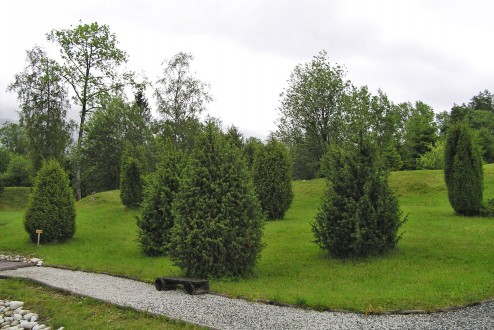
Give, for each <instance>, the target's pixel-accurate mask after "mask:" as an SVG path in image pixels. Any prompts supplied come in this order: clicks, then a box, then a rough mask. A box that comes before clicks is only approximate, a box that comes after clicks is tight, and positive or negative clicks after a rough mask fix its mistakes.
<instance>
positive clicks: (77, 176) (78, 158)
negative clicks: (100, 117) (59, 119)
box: [75, 105, 86, 201]
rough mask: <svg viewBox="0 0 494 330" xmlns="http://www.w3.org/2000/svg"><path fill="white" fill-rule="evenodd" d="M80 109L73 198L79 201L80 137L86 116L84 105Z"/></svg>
mask: <svg viewBox="0 0 494 330" xmlns="http://www.w3.org/2000/svg"><path fill="white" fill-rule="evenodd" d="M82 107H83V109H82V111H81V124H80V125H79V136H78V138H77V150H76V156H75V198H76V200H77V201H80V200H81V198H82V193H81V147H82V137H83V136H84V121H85V118H86V109H85V105H83V106H82Z"/></svg>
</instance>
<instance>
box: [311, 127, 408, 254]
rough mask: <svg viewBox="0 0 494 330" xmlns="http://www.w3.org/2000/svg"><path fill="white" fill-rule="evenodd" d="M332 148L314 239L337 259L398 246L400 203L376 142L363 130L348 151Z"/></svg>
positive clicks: (313, 228) (378, 252)
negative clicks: (389, 183)
mask: <svg viewBox="0 0 494 330" xmlns="http://www.w3.org/2000/svg"><path fill="white" fill-rule="evenodd" d="M330 152H331V155H332V156H331V157H330V159H331V164H330V167H329V169H330V170H329V177H328V178H327V180H328V191H327V193H326V195H325V196H324V197H323V199H322V203H321V206H320V210H319V213H318V214H317V217H316V221H315V222H314V223H313V224H312V231H313V233H314V235H315V238H316V240H315V242H316V243H317V244H318V245H319V246H320V247H321V248H322V249H324V250H327V251H328V252H329V253H330V254H331V255H333V256H335V257H365V256H368V255H377V254H380V253H383V252H385V251H387V250H389V249H392V248H394V247H395V245H396V243H397V241H398V239H399V237H398V236H397V231H398V229H399V227H400V226H401V224H402V223H403V222H404V221H405V219H404V220H402V219H401V212H400V209H399V205H398V201H397V199H396V197H395V196H394V195H393V193H392V191H391V190H390V188H389V186H388V181H387V172H386V171H385V170H384V169H383V167H382V165H381V164H380V161H379V156H378V152H377V150H376V148H375V147H374V145H373V144H372V142H371V141H370V140H369V139H368V138H366V137H364V136H363V135H362V134H360V137H359V141H358V143H356V144H355V145H350V146H347V150H345V149H342V148H339V149H338V148H337V147H334V148H332V149H331V150H330Z"/></svg>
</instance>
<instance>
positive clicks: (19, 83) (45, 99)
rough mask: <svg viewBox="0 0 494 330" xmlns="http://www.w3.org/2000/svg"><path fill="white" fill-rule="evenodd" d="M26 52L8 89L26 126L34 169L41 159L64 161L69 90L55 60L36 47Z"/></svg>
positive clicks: (39, 165) (22, 123) (67, 133)
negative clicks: (16, 99)
mask: <svg viewBox="0 0 494 330" xmlns="http://www.w3.org/2000/svg"><path fill="white" fill-rule="evenodd" d="M26 53H27V60H26V62H27V65H26V67H25V68H24V71H22V72H20V73H18V74H16V75H15V80H14V82H13V83H12V84H10V85H9V87H8V90H9V91H11V92H15V93H16V94H17V98H18V100H19V103H20V111H19V116H20V123H21V125H22V126H23V127H24V128H25V129H26V133H27V137H28V152H29V156H30V158H31V161H32V164H33V168H34V169H35V170H38V169H39V168H40V167H41V162H42V161H43V159H49V158H55V159H57V160H58V161H59V162H62V161H63V160H64V156H65V151H66V149H67V147H68V145H69V143H70V140H71V138H70V134H71V131H72V126H73V124H72V123H70V122H67V121H66V120H65V117H66V115H67V109H68V108H69V101H68V92H67V90H66V88H65V85H64V82H63V80H62V79H63V78H62V76H61V75H60V74H59V72H58V70H57V64H56V62H55V61H54V60H51V59H49V58H48V56H47V54H46V52H45V51H44V50H43V49H42V48H41V47H39V46H36V47H34V48H33V49H32V50H29V51H27V52H26Z"/></svg>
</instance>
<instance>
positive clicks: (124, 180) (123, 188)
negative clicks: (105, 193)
mask: <svg viewBox="0 0 494 330" xmlns="http://www.w3.org/2000/svg"><path fill="white" fill-rule="evenodd" d="M136 149H137V148H133V147H132V145H131V144H130V143H129V144H127V146H126V152H125V155H124V156H123V157H122V170H121V177H120V199H121V200H122V204H123V205H125V206H127V207H139V206H140V205H141V202H142V199H143V192H142V190H143V185H144V184H143V180H142V174H143V170H142V161H141V159H142V158H139V156H138V155H135V154H134V152H133V151H134V150H136ZM136 156H137V157H136Z"/></svg>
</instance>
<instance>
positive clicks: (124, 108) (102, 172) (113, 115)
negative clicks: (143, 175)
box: [81, 92, 152, 196]
mask: <svg viewBox="0 0 494 330" xmlns="http://www.w3.org/2000/svg"><path fill="white" fill-rule="evenodd" d="M146 102H147V101H146V100H145V99H144V98H143V96H142V95H139V92H138V93H137V95H136V100H135V102H134V103H133V104H129V103H128V102H126V101H125V100H124V99H123V98H121V97H116V98H112V99H111V100H109V101H108V102H105V103H104V104H103V107H102V108H100V109H98V110H97V111H95V112H94V113H93V114H92V116H91V119H90V120H89V122H88V124H87V128H86V136H85V138H84V144H83V147H82V150H81V161H82V163H83V164H84V167H83V169H82V174H81V175H82V182H83V185H82V195H83V196H86V195H88V194H92V193H95V192H100V191H106V190H113V189H118V188H119V186H120V174H121V173H120V170H121V164H122V157H123V153H124V148H125V142H126V141H128V142H129V143H131V144H133V145H138V146H143V148H144V147H147V146H148V145H149V142H150V140H151V138H152V137H151V128H150V126H151V114H150V110H149V108H146V107H145V104H146ZM139 104H140V105H139ZM142 152H143V153H144V154H146V150H142ZM140 157H142V161H143V162H144V163H147V162H146V157H145V155H142V156H140ZM144 167H146V166H144Z"/></svg>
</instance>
